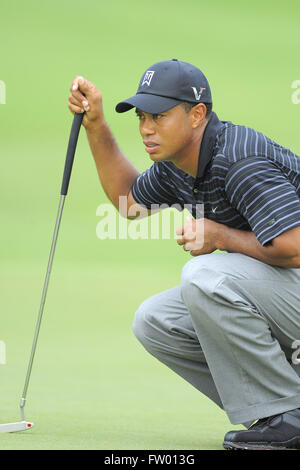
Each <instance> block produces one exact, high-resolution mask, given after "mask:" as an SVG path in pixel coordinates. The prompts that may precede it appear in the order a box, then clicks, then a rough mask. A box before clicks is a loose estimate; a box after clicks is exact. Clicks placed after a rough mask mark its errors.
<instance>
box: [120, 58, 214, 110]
mask: <svg viewBox="0 0 300 470" xmlns="http://www.w3.org/2000/svg"><path fill="white" fill-rule="evenodd" d="M183 101H187V102H189V103H195V104H197V103H212V98H211V91H210V87H209V84H208V81H207V79H206V77H205V75H204V74H203V73H202V72H201V70H199V69H198V68H197V67H195V66H194V65H191V64H188V63H187V62H182V61H180V60H178V59H172V60H165V61H163V62H157V63H156V64H154V65H151V67H149V68H148V69H147V70H146V72H145V73H144V74H143V76H142V78H141V80H140V83H139V87H138V90H137V92H136V95H134V96H132V97H131V98H128V99H127V100H124V101H121V102H120V103H118V104H117V106H116V111H117V112H118V113H124V112H126V111H129V110H130V109H132V108H139V109H140V110H141V111H144V112H145V113H149V114H157V113H162V112H164V111H167V110H168V109H171V108H173V107H174V106H177V105H178V104H180V103H181V102H183Z"/></svg>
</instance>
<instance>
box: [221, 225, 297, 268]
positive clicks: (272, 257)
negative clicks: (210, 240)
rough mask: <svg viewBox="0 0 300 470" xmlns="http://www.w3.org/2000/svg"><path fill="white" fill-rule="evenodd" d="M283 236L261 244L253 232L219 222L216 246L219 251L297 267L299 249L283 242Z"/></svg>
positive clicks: (286, 266) (278, 264) (283, 265)
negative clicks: (263, 244)
mask: <svg viewBox="0 0 300 470" xmlns="http://www.w3.org/2000/svg"><path fill="white" fill-rule="evenodd" d="M286 233H287V232H286ZM289 235H290V234H289ZM284 237H285V234H283V235H282V236H280V237H278V239H274V240H272V242H270V243H268V244H267V245H265V246H262V245H261V244H260V243H259V241H258V240H257V238H256V236H255V234H254V233H253V232H246V231H243V230H237V229H233V228H230V227H227V226H226V225H221V224H220V228H219V237H218V242H217V248H218V249H219V250H221V251H229V252H231V253H242V254H245V255H248V256H251V257H252V258H256V259H258V260H260V261H263V262H264V263H267V264H271V265H274V266H281V267H285V268H299V267H300V256H299V250H298V249H297V246H296V244H291V243H283V242H284ZM279 239H280V241H279Z"/></svg>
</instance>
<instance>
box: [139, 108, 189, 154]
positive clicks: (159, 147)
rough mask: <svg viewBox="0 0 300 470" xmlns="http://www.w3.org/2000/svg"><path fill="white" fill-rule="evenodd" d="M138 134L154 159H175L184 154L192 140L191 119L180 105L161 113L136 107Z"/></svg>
mask: <svg viewBox="0 0 300 470" xmlns="http://www.w3.org/2000/svg"><path fill="white" fill-rule="evenodd" d="M136 114H137V116H138V118H139V128H140V134H141V136H142V138H143V142H144V144H145V146H146V152H148V154H149V156H150V158H151V159H152V160H154V161H162V160H169V161H172V160H174V161H176V160H178V158H180V157H181V156H184V154H185V152H186V149H187V148H188V146H189V145H190V144H191V140H192V131H193V128H192V120H191V117H190V115H189V114H188V113H187V112H186V110H185V109H184V107H183V106H182V105H178V106H175V107H174V108H171V109H169V110H168V111H165V112H163V113H161V114H148V113H145V112H143V111H141V110H139V109H138V108H137V109H136Z"/></svg>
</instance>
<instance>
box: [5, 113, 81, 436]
mask: <svg viewBox="0 0 300 470" xmlns="http://www.w3.org/2000/svg"><path fill="white" fill-rule="evenodd" d="M83 114H84V113H82V114H74V119H73V123H72V128H71V133H70V138H69V143H68V148H67V155H66V161H65V168H64V173H63V180H62V185H61V191H60V199H59V206H58V211H57V216H56V222H55V227H54V232H53V238H52V244H51V250H50V255H49V261H48V265H47V271H46V277H45V281H44V286H43V291H42V298H41V304H40V308H39V312H38V318H37V322H36V327H35V333H34V338H33V343H32V348H31V354H30V358H29V363H28V368H27V374H26V378H25V384H24V389H23V394H22V398H21V401H20V412H21V421H19V422H16V423H6V424H0V432H17V431H26V430H27V429H31V428H32V427H33V426H34V423H32V422H30V421H26V420H25V414H24V406H25V403H26V397H27V390H28V385H29V380H30V376H31V370H32V364H33V359H34V355H35V351H36V345H37V340H38V336H39V331H40V326H41V321H42V316H43V311H44V305H45V301H46V295H47V291H48V285H49V279H50V274H51V269H52V263H53V258H54V253H55V247H56V241H57V236H58V231H59V226H60V221H61V217H62V212H63V208H64V202H65V197H66V195H67V192H68V187H69V182H70V177H71V172H72V166H73V161H74V155H75V150H76V145H77V140H78V136H79V131H80V126H81V122H82V118H83Z"/></svg>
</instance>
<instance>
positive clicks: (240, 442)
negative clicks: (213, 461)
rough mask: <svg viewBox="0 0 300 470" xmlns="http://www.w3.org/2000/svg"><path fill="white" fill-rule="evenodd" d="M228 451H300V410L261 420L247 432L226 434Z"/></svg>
mask: <svg viewBox="0 0 300 470" xmlns="http://www.w3.org/2000/svg"><path fill="white" fill-rule="evenodd" d="M223 447H224V449H228V450H237V449H241V450H251V449H252V450H280V449H298V450H300V408H298V409H296V410H292V411H286V412H285V413H282V414H278V415H274V416H269V417H268V418H263V419H259V420H258V421H256V423H254V424H253V425H252V426H251V427H250V428H249V429H247V430H245V431H229V432H228V433H226V434H225V437H224V442H223Z"/></svg>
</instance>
